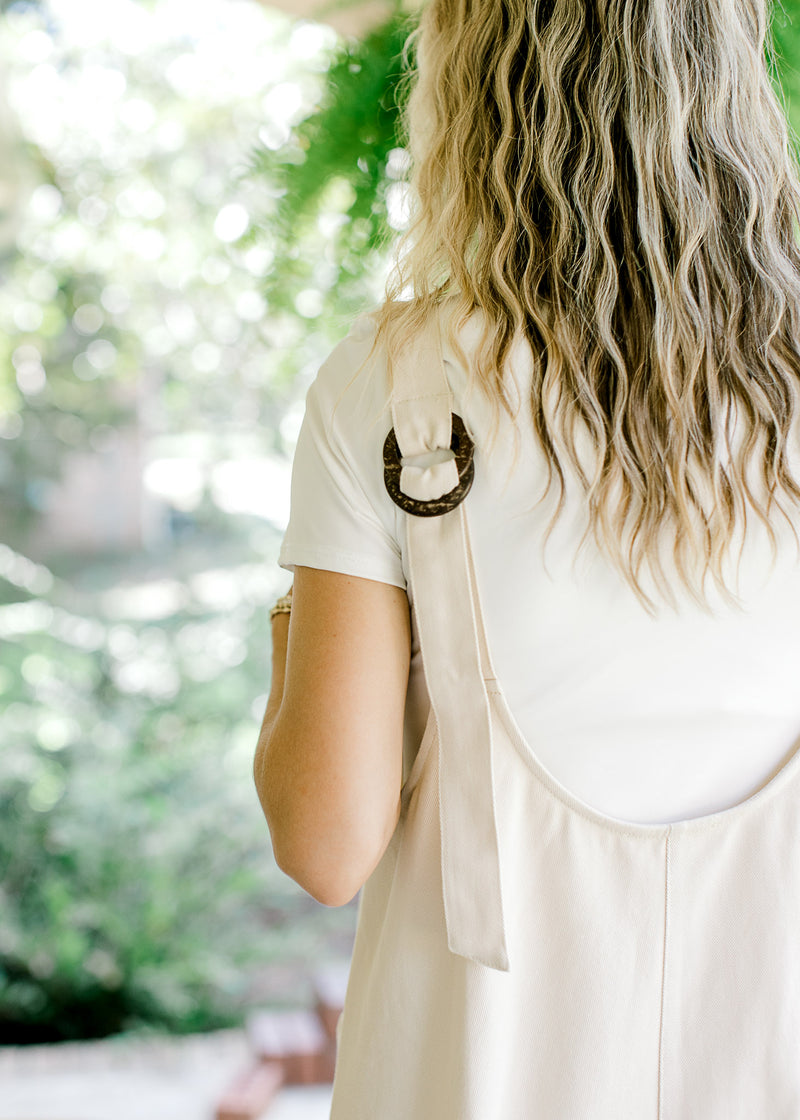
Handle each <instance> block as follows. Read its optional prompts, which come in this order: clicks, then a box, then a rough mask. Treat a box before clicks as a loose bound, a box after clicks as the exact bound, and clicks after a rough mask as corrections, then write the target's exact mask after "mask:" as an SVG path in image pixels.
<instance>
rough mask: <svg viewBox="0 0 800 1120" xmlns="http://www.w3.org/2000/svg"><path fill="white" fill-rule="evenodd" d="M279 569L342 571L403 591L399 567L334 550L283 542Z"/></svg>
mask: <svg viewBox="0 0 800 1120" xmlns="http://www.w3.org/2000/svg"><path fill="white" fill-rule="evenodd" d="M278 566H279V567H281V568H285V569H286V571H288V572H293V571H294V569H295V568H296V567H306V568H321V569H322V570H323V571H326V572H341V573H342V575H347V576H359V577H361V578H362V579H373V580H376V581H377V582H378V583H391V584H393V585H394V586H395V587H399V588H401V589H402V590H403V591H405V590H406V579H405V576H404V575H403V572H402V569H401V568H398V567H397V566H394V565H391V564H387V563H385V562H384V561H383V560H381V559H380V558H379V557H374V558H370V557H368V556H364V555H363V554H358V553H353V552H345V551H342V550H341V549H336V548H327V547H326V548H308V547H304V546H302V545H300V546H297V547H294V546H292V545H291V544H289V543H284V545H283V547H282V548H281V550H280V554H279V556H278Z"/></svg>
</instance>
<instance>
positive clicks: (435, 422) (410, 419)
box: [387, 322, 509, 972]
mask: <svg viewBox="0 0 800 1120" xmlns="http://www.w3.org/2000/svg"><path fill="white" fill-rule="evenodd" d="M393 375H394V376H393V395H392V419H393V422H394V435H395V437H396V440H397V445H398V449H399V454H400V457H401V461H402V464H403V465H402V469H401V472H400V489H401V491H402V492H403V494H404V495H407V496H409V497H411V498H412V499H414V500H415V502H416V503H417V504H416V506H414V503H412V507H413V508H419V509H420V510H422V509H424V504H425V503H426V502H429V503H431V505H430V507H429V510H432V509H435V510H436V512H435V513H434V514H431V513H430V512H428V513H426V514H425V515H422V514H420V515H415V514H414V513H412V512H409V507H408V506H404V507H403V508H405V509H406V513H407V516H406V518H405V523H406V536H407V553H408V557H409V577H410V584H411V588H412V592H413V595H414V599H415V604H416V616H417V623H418V626H419V638H420V648H421V651H422V659H423V665H424V670H425V679H426V682H427V686H428V693H429V696H430V699H431V706H432V708H433V713H434V716H435V719H436V726H437V731H438V736H437V738H438V753H439V759H438V762H439V768H438V769H439V824H440V835H441V871H442V890H443V902H444V914H445V923H446V927H447V941H448V946H449V948H450V950H451V951H452V952H453V953H456V954H458V955H459V956H463V957H466V958H468V959H470V960H473V961H476V962H478V963H480V964H483V965H485V966H487V967H489V968H493V969H497V970H499V971H504V972H507V971H509V960H508V951H507V946H506V935H505V923H504V915H503V901H502V890H501V876H500V852H499V844H498V832H497V812H496V804H495V783H494V778H493V765H492V747H493V742H492V739H493V734H492V719H491V712H490V699H489V694H488V691H487V688H486V680H485V679H484V672H485V671H486V674H487V675H488V677H489V679H492V678H493V675H494V674H493V671H492V669H491V662H490V660H489V654H488V646H487V644H486V637H485V632H484V629H483V619H482V618H481V617H480V615H481V612H480V605H479V602H478V599H477V585H476V584H474V579H475V576H474V564H473V560H472V553H471V547H470V541H469V527H468V523H467V517H466V509H465V506H464V505H463V495H461V497H458V498H457V502H458V504H457V505H455V506H454V507H453V508H449V509H447V510H446V511H445V512H439V509H440V507H441V505H442V503H441V502H440V501H438V500H439V499H441V498H442V496H443V495H445V496H446V495H447V494H448V493H449V492H450V491H453V490H454V488H457V487H458V483H459V471H458V469H457V466H456V462H455V460H454V458H453V457H450V458H449V459H444V458H443V456H442V452H447V451H448V450H449V449H450V448H451V436H452V419H451V410H452V394H451V392H450V388H449V386H448V383H447V379H446V376H445V372H444V364H443V360H442V354H441V345H440V340H439V335H438V329H437V327H436V324H435V322H434V324H433V325H432V326H431V327H429V329H428V331H427V332H426V333H425V335H424V336H423V338H421V339H419V340H418V343H417V344H416V345H414V346H413V347H411V348H409V349H407V350H406V351H405V352H403V353H402V354H401V355H400V356H399V358H398V359H397V360H396V361H395V363H394V367H393ZM432 452H438V455H436V456H432V455H431V453H432ZM414 458H417V459H420V458H421V461H420V462H418V463H414V462H407V461H406V460H408V459H411V460H413V459H414ZM432 458H433V459H438V460H439V461H438V462H431V461H430V460H431V459H432ZM387 489H388V481H387ZM456 492H457V491H456ZM390 493H391V491H390ZM395 500H396V501H397V498H395ZM437 502H438V504H436V503H437ZM398 504H399V502H398Z"/></svg>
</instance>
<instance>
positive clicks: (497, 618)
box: [278, 314, 800, 823]
mask: <svg viewBox="0 0 800 1120" xmlns="http://www.w3.org/2000/svg"><path fill="white" fill-rule="evenodd" d="M478 334H479V331H478V320H477V318H476V317H473V319H472V320H470V322H469V323H468V324H467V325H466V326H465V327H463V328H462V331H461V334H460V340H461V342H462V345H464V346H465V348H466V351H467V353H469V350H470V347H473V346H474V345H475V343H476V341H477V338H478ZM444 336H445V332H443V353H444V361H445V371H446V375H447V379H448V383H449V385H450V388H451V391H452V393H453V411H454V412H456V413H457V414H458V415H460V416H461V417H462V419H463V420H464V422H465V424H466V427H467V430H468V431H469V433H470V434H471V436H472V438H473V440H474V442H475V459H474V462H475V481H474V483H473V486H472V489H471V491H470V493H469V494H468V496H467V498H466V499H465V508H466V512H467V518H468V523H469V527H470V533H471V539H472V547H473V553H474V559H475V567H476V573H477V580H478V591H479V594H480V598H481V602H482V605H483V611H484V616H485V622H486V629H487V636H488V640H489V644H490V650H491V656H492V660H493V663H494V668H495V672H496V674H497V677H498V680H499V682H500V684H501V686H502V688H503V691H504V692H505V695H506V698H507V700H508V705H509V707H510V709H511V712H512V714H513V715H514V717H515V719H516V722H517V724H518V725H519V728H520V730H521V732H522V734H523V736H524V737H525V739H526V740H527V741H528V743H529V744H530V746H531V747H532V749H533V751H534V753H535V754H536V755H537V757H538V758H539V760H540V762H541V763H542V765H543V766H544V767H545V768H546V769H547V770H548V771H549V772H550V773H551V774H552V775H553V777H554V778H555V779H556V780H557V781H558V782H560V783H561V785H562V786H564V787H565V788H566V789H567V790H569V791H570V792H571V793H572V794H573V795H575V796H576V797H578V798H580V799H581V800H582V801H584V802H585V803H586V804H588V805H590V806H592V807H594V808H595V809H597V810H599V811H601V812H603V813H605V814H607V815H609V816H613V817H617V818H619V819H622V820H628V821H636V822H641V823H667V822H670V821H678V820H683V819H687V818H690V817H696V816H701V815H704V814H707V813H711V812H715V811H717V810H719V809H725V808H728V807H730V806H732V805H734V804H737V803H738V802H740V801H742V800H744V799H745V798H746V797H748V796H750V795H751V794H752V793H754V792H755V791H756V790H757V789H759V788H760V787H761V786H762V785H763V784H764V783H765V782H766V781H768V780H769V778H770V777H771V776H772V775H773V773H774V772H775V771H776V770H777V769H778V768H779V767H780V766H781V765H782V763H783V762H784V761H785V759H786V757H787V755H788V753H789V752H790V748H791V747H792V745H793V743H794V742H795V741H796V740H797V737H798V735H799V734H800V559H798V554H797V548H796V545H795V540H794V537H793V535H792V533H791V531H790V530H788V528H787V527H785V525H784V524H783V523H782V522H781V523H776V526H775V528H776V532H777V533H778V534H779V539H780V550H779V554H778V560H777V562H776V563H775V565H774V568H773V566H772V557H771V553H770V550H769V546H768V541H767V537H766V533H765V531H764V530H763V529H759V527H758V525H757V523H756V519H755V518H754V517H753V518H749V519H748V538H747V541H746V547H745V550H744V553H743V559H742V566H741V570H740V582H739V595H740V599H741V601H742V605H743V607H744V608H745V609H744V611H743V612H741V613H740V612H737V611H736V610H735V609H733V608H731V607H729V606H726V605H725V604H724V602H723V600H722V599H721V597H720V596H719V594H718V593H717V592H715V591H714V589H713V588H711V590H710V591H709V601H710V602H711V604H712V606H713V607H714V612H715V613H714V616H713V617H710V616H708V615H706V614H704V613H703V612H702V610H701V609H700V608H699V607H697V606H695V605H694V604H693V603H692V601H691V599H690V598H689V597H688V595H687V594H686V593H685V592H682V591H681V589H680V587H679V585H677V584H675V583H674V582H673V586H675V587H676V595H678V596H679V603H680V605H679V610H678V612H677V613H676V612H675V611H673V610H671V609H670V608H669V607H667V606H666V605H665V604H663V605H662V601H661V600H659V599H658V598H656V604H657V606H658V615H657V617H656V618H651V617H650V616H649V615H648V614H647V612H646V611H645V609H644V608H643V607H642V605H641V604H640V603H639V601H638V600H637V598H636V596H635V595H634V593H633V591H632V590H631V589H630V587H629V586H628V584H627V583H626V582H625V581H624V579H623V578H622V576H621V575H619V574H618V573H617V572H616V570H615V569H613V568H612V566H611V565H610V564H609V563H608V562H607V561H606V560H605V559H604V558H603V557H602V556H601V555H600V553H599V551H598V550H597V548H596V546H595V545H594V542H593V541H592V539H591V538H590V539H589V543H588V545H586V546H585V548H584V550H583V552H582V553H581V555H580V556H579V557H578V558H577V559H576V548H577V546H578V543H579V541H580V539H581V537H582V535H583V531H584V529H585V527H586V524H587V522H586V514H585V505H584V503H583V501H582V500H581V495H580V492H579V490H578V489H577V488H575V489H573V490H571V491H569V490H568V494H567V501H566V505H565V508H564V510H563V512H562V515H561V517H560V519H559V521H558V522H557V524H556V527H555V529H554V530H553V533H552V534H551V537H550V540H549V542H548V544H547V549H546V552H545V556H544V563H543V559H542V549H541V545H542V540H543V537H544V534H545V531H546V528H547V525H548V523H549V521H550V518H551V516H552V513H553V510H554V509H555V505H556V494H557V488H554V489H553V492H552V493H551V495H550V497H549V499H548V500H547V501H545V502H543V503H541V504H540V505H538V506H537V505H535V503H536V500H537V499H538V498H539V497H540V495H541V494H542V492H543V487H544V482H545V479H546V468H545V462H546V461H545V458H544V455H543V453H542V451H541V450H540V448H539V447H538V444H537V442H536V440H535V438H534V434H533V429H532V424H531V421H530V418H529V407H528V404H527V401H528V396H527V392H526V387H527V389H528V390H529V385H530V370H531V358H530V352H529V351H528V350H526V348H525V347H524V346H522V345H517V346H515V347H514V349H513V350H512V354H511V357H510V359H509V363H508V368H507V376H508V377H509V385H510V386H511V387H512V397H513V398H514V399H515V400H516V401H517V402H518V403H519V402H521V408H520V411H519V415H518V417H517V420H516V422H515V426H516V428H517V431H518V433H519V438H520V443H519V455H518V459H517V461H516V464H514V436H513V426H512V422H511V420H510V419H509V418H508V417H507V416H506V415H505V413H502V412H501V421H500V423H501V428H500V431H499V434H498V436H497V439H496V442H495V444H494V446H493V447H492V449H491V452H490V453H488V447H489V444H488V434H489V430H490V428H491V420H492V410H491V406H490V404H489V403H488V402H487V401H486V399H485V397H484V396H483V394H482V393H481V391H480V390H478V389H477V388H476V387H474V386H473V391H471V392H470V391H468V389H469V384H468V375H467V371H466V370H465V369H464V368H463V367H462V365H461V364H460V362H459V361H458V360H457V358H456V356H455V353H454V352H453V350H452V349H451V347H450V346H449V344H448V343H447V342H446V338H445V337H444ZM373 337H374V321H373V319H372V317H371V316H370V315H368V314H367V315H362V316H361V317H359V318H358V319H357V320H356V321H355V323H354V324H353V326H352V329H351V331H350V333H349V334H348V336H347V338H345V339H344V341H343V342H341V343H340V344H339V345H338V346H337V347H336V348H335V349H334V351H333V352H332V354H331V355H330V357H329V358H328V359H327V360H326V361H325V363H324V364H323V365H322V367H321V368H320V370H319V373H318V375H317V377H316V379H315V381H314V382H313V383H312V385H311V387H310V388H309V390H308V393H307V396H306V412H305V416H304V420H303V424H302V427H301V430H300V434H299V437H298V441H297V447H296V451H295V456H294V464H293V468H292V484H291V513H290V519H289V524H288V527H287V530H286V533H285V536H284V539H283V543H282V547H281V550H280V554H279V560H278V562H279V564H280V566H281V567H283V568H285V569H287V570H288V571H292V570H293V569H294V567H295V566H297V565H301V566H307V567H312V568H322V569H326V570H329V571H336V572H343V573H346V574H348V575H352V576H360V577H363V578H366V579H372V580H378V581H380V582H384V583H390V584H394V585H395V586H397V587H401V588H405V589H408V588H407V571H408V569H407V564H406V557H405V555H404V548H405V535H404V518H405V517H406V516H407V515H406V514H404V513H403V512H402V511H401V510H400V509H399V508H398V507H397V506H396V505H395V504H394V502H393V501H392V500H391V498H390V497H389V495H388V493H387V492H386V489H385V486H384V480H383V459H382V450H383V442H384V439H385V437H386V434H387V432H388V431H389V429H390V428H391V426H392V420H391V410H390V405H389V381H388V376H387V371H386V365H385V359H384V358H383V356H382V354H381V352H380V351H376V353H375V354H374V355H373V356H372V358H371V359H370V360H369V362H367V363H366V364H363V365H362V363H364V360H365V358H366V356H367V354H368V353H369V349H370V346H371V343H372V339H373ZM337 402H338V404H337ZM334 409H335V412H334ZM751 523H752V524H751ZM751 532H752V535H751ZM734 569H735V565H734ZM645 586H646V587H648V588H653V584H652V583H647V582H646V583H645ZM412 607H413V601H412ZM428 708H429V700H428V695H427V690H426V688H425V681H424V671H423V668H422V665H421V659H420V654H419V641H418V635H417V628H416V620H415V618H414V616H413V613H412V662H411V670H410V677H409V689H408V698H407V706H406V733H405V757H404V772H405V773H407V772H408V769H409V767H410V762H411V760H412V759H413V756H414V753H415V751H416V748H417V746H418V745H419V742H420V739H421V736H422V731H423V729H424V725H425V719H426V717H427V713H428Z"/></svg>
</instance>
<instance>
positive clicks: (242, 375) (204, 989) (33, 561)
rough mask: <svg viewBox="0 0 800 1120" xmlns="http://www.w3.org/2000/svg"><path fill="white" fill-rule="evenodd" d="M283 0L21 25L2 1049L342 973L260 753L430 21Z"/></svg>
mask: <svg viewBox="0 0 800 1120" xmlns="http://www.w3.org/2000/svg"><path fill="white" fill-rule="evenodd" d="M280 6H281V7H283V8H284V9H288V13H290V14H287V11H279V10H278V8H277V7H274V6H269V5H267V4H264V3H260V2H258V0H152V2H146V0H42V2H41V3H33V2H12V3H0V539H1V540H2V543H0V1044H3V1045H6V1046H8V1045H20V1044H30V1043H46V1042H47V1043H49V1042H58V1041H64V1040H78V1039H93V1038H103V1037H107V1036H114V1035H119V1034H126V1035H131V1036H136V1035H138V1034H141V1033H144V1034H148V1033H153V1032H156V1033H157V1032H172V1033H174V1034H186V1033H189V1032H202V1031H211V1030H214V1029H218V1028H221V1027H232V1026H236V1025H240V1024H241V1023H242V1022H243V1021H244V1018H245V1016H246V1014H247V1013H248V1011H250V1010H252V1009H253V1008H259V1007H261V1008H263V1007H265V1006H275V1007H280V1006H287V1007H288V1006H300V1005H303V1004H304V1002H307V986H306V976H307V972H308V969H309V967H310V965H311V964H314V965H318V964H319V963H324V962H337V961H338V962H342V961H344V962H346V960H347V958H348V956H349V952H350V948H351V944H352V934H353V928H354V920H355V904H351V905H350V906H347V907H344V908H342V909H340V910H336V909H328V908H325V907H322V906H319V905H318V904H316V903H315V902H313V901H312V900H311V899H310V898H309V897H308V896H306V895H305V894H304V893H303V892H302V891H301V890H300V889H299V888H298V887H296V886H295V885H294V884H293V883H292V882H291V881H290V880H288V879H287V878H286V877H285V876H283V875H282V874H281V873H280V872H279V871H278V870H277V869H276V867H275V865H274V862H273V860H272V856H271V852H270V847H269V838H268V833H267V829H266V824H265V822H264V819H263V817H262V815H261V810H260V807H259V806H258V802H257V798H256V795H255V791H254V788H253V782H252V761H253V753H254V749H255V743H256V737H257V732H258V727H259V724H260V721H261V717H262V715H263V710H264V705H265V703H266V697H267V692H268V689H269V679H270V666H269V652H270V638H269V622H268V608H269V605H270V604H271V603H272V602H273V601H274V599H275V598H276V597H277V595H279V594H281V593H282V592H284V591H285V590H286V589H287V588H288V586H289V583H290V577H289V575H288V573H286V572H283V571H282V570H281V569H279V568H278V567H277V564H276V558H277V553H278V548H279V545H280V541H281V536H282V533H283V530H284V528H285V526H286V522H287V518H288V512H289V479H290V469H291V458H292V453H293V449H294V444H295V441H296V438H297V433H298V430H299V426H300V423H301V420H302V415H303V407H304V398H305V393H306V390H307V388H308V386H309V384H310V383H311V381H312V380H313V378H314V376H315V374H316V371H317V369H318V366H319V364H320V362H321V360H322V359H323V358H324V357H325V356H326V354H327V353H328V352H329V351H330V349H331V348H332V347H333V345H334V344H335V343H336V342H337V341H338V340H339V339H340V338H341V337H342V336H343V335H344V334H345V333H346V331H347V328H348V324H349V321H350V319H351V318H352V316H353V315H354V314H355V313H356V312H357V311H359V310H361V309H362V308H364V307H366V306H368V305H372V304H374V303H375V302H377V301H378V300H379V299H380V296H381V292H382V290H383V283H384V280H385V277H386V274H387V270H388V268H389V261H390V249H389V243H388V239H389V238H390V237H391V235H392V234H393V233H394V232H396V231H398V230H401V229H402V228H404V226H405V224H406V222H407V220H408V204H407V192H406V184H405V182H404V177H405V175H406V172H407V163H408V161H407V156H406V152H405V150H404V148H403V147H402V144H401V141H399V140H398V138H397V134H396V131H395V128H396V105H395V99H394V92H393V91H394V90H395V88H396V81H397V76H398V74H399V68H400V64H399V58H398V56H399V52H400V49H401V47H402V44H403V40H404V38H405V35H406V34H407V31H408V29H409V28H408V25H407V24H406V23H404V13H405V12H406V9H407V8H408V7H413V4H410V5H404V4H401V3H400V2H399V0H398V2H397V3H392V2H390V0H386V2H385V3H382V2H376V0H372V2H370V3H366V4H364V3H362V4H358V3H356V4H351V5H349V6H345V7H344V8H343V9H342V10H341V11H339V12H338V13H333V14H332V15H331V14H330V13H329V15H328V18H327V19H325V20H323V19H321V18H320V19H312V18H305V17H307V16H309V17H310V16H312V15H316V16H319V14H320V10H321V5H320V4H319V3H317V4H316V5H315V3H314V0H305V3H302V2H298V3H291V2H290V0H283V2H282V3H281V4H280ZM796 11H797V3H796V0H791V2H789V0H786V3H785V4H784V6H783V9H780V10H779V11H778V14H777V16H776V20H775V34H776V40H777V46H778V52H777V53H778V57H777V59H776V60H775V61H774V62H772V61H771V65H773V66H774V67H775V72H776V74H777V73H779V74H780V79H781V83H782V86H783V90H784V91H785V94H786V97H787V100H788V102H789V108H788V111H789V114H790V117H791V119H792V121H793V122H794V121H795V117H794V109H793V108H791V105H792V104H794V105H800V96H798V93H800V91H799V90H798V86H797V82H798V78H797V70H796V68H795V60H796V59H797V58H798V57H800V54H799V53H798V31H797V20H796V18H795V13H796ZM299 16H303V17H304V18H298V17H299ZM293 17H294V18H293ZM2 1107H3V1106H2V1101H0V1120H7V1118H6V1117H5V1116H3V1114H2Z"/></svg>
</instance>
